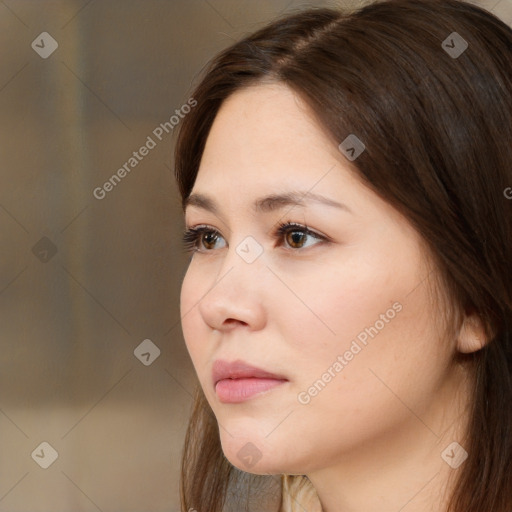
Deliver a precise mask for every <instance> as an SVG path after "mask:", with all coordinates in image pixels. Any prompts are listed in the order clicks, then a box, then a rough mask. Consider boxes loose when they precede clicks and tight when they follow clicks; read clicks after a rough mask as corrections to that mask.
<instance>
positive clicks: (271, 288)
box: [181, 84, 455, 474]
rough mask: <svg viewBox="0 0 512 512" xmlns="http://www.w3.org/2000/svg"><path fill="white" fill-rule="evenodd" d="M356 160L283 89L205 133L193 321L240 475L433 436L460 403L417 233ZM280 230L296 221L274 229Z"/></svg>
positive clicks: (191, 343) (235, 99)
mask: <svg viewBox="0 0 512 512" xmlns="http://www.w3.org/2000/svg"><path fill="white" fill-rule="evenodd" d="M347 135H349V134H347ZM356 135H357V134H356ZM339 142H340V143H341V142H342V141H341V140H340V141H339ZM362 142H363V143H366V144H367V146H368V147H370V145H371V141H364V140H363V141H362ZM351 165H352V164H351V163H350V162H349V161H348V160H347V159H346V158H345V156H344V155H343V154H342V153H341V152H340V150H339V149H338V148H337V146H336V144H333V142H332V141H331V140H329V138H328V137H327V135H326V134H325V133H324V132H323V131H322V130H321V128H320V127H319V126H318V125H317V124H315V122H314V121H313V118H312V117H311V116H309V115H308V111H307V110H306V107H305V106H304V104H303V103H301V101H300V100H299V98H298V97H297V96H296V95H294V93H293V92H292V91H291V90H290V89H288V88H287V87H285V86H284V85H281V84H273V85H269V84H265V85H258V86H253V87H250V88H248V89H246V90H242V91H238V92H236V93H235V94H233V95H232V96H230V97H229V98H228V99H227V100H226V101H225V102H224V103H223V106H222V108H221V109H220V111H219V113H218V115H217V117H216V119H215V122H214V124H213V126H212V129H211V132H210V134H209V137H208V140H207V143H206V147H205V150H204V154H203V156H202V160H201V164H200V168H199V173H198V176H197V180H196V182H195V184H194V188H193V190H192V194H198V195H200V196H201V197H200V199H205V198H207V201H204V200H194V201H191V202H190V204H189V205H188V206H187V208H186V219H185V221H186V225H187V227H197V226H206V230H207V231H206V232H205V233H204V234H202V235H200V236H199V237H198V238H197V243H196V248H197V249H198V251H197V252H195V253H194V254H193V256H192V258H191V261H190V265H189V268H188V270H187V273H186V275H185V278H184V280H183V285H182V290H181V315H182V327H183V334H184V338H185V341H186V344H187V347H188V350H189V353H190V356H191V358H192V361H193V364H194V367H195V370H196V372H197V375H198V377H199V380H200V382H201V385H202V388H203V390H204V393H205V395H206V398H207V400H208V402H209V404H210V406H211V408H212V409H213V412H214V413H215V416H216V418H217V421H218V423H219V431H220V437H221V442H222V447H223V450H224V453H225V455H226V457H227V458H228V459H229V460H230V462H231V463H232V464H234V465H235V466H237V467H239V468H241V469H243V470H245V471H249V472H252V473H289V474H307V473H308V472H311V471H314V470H316V469H320V468H324V467H328V466H333V465H335V464H339V463H341V462H342V461H349V460H352V459H353V457H354V456H356V455H357V454H358V453H361V451H362V450H365V451H366V452H368V453H369V454H370V455H371V450H378V449H382V447H383V446H387V447H388V448H389V449H392V447H393V443H395V442H397V440H398V439H401V440H403V439H404V436H405V437H408V436H410V439H411V442H414V439H418V438H417V436H418V435H421V436H423V437H425V436H432V434H431V432H432V431H435V428H436V426H437V425H439V424H440V423H439V422H440V421H441V416H442V411H443V409H444V408H445V407H446V400H448V399H449V398H448V397H450V396H451V395H450V390H451V387H452V386H453V385H454V383H453V382H452V380H453V377H451V376H452V375H453V372H452V371H451V368H452V364H453V363H452V359H453V357H452V356H453V353H454V351H455V340H451V339H444V338H445V337H443V336H442V333H443V329H444V327H443V325H442V322H441V317H440V316H439V315H438V314H437V311H438V310H439V305H436V304H433V302H432V300H431V296H430V295H429V290H428V281H427V277H428V276H429V268H428V266H427V264H426V261H427V260H426V257H425V251H424V249H423V246H422V245H421V240H420V239H419V236H418V234H417V233H416V232H415V230H414V229H413V228H412V227H411V226H410V225H409V223H408V222H407V221H406V220H405V219H404V217H402V216H401V215H400V214H399V213H398V212H397V211H396V210H395V209H393V208H392V207H391V206H390V205H389V204H387V203H386V202H384V201H383V200H382V199H380V198H379V197H378V196H377V195H376V194H375V193H374V192H372V191H371V190H370V189H369V188H367V187H366V186H364V185H363V184H362V182H361V181H360V180H359V179H357V178H356V176H355V174H354V172H353V170H352V169H351ZM292 194H293V196H292ZM313 195H314V196H313ZM309 196H311V197H309ZM322 198H323V199H322ZM255 205H258V206H257V207H256V206H255ZM281 223H284V224H287V223H295V224H298V225H299V226H298V227H297V226H295V227H291V228H289V229H288V231H284V232H283V234H282V235H279V234H278V229H279V225H280V224H281ZM305 226H307V227H308V229H310V230H311V233H308V232H307V231H306V230H305V229H306V228H305ZM434 275H435V274H431V275H430V278H432V277H433V276H434ZM216 361H221V363H217V365H215V366H214V364H215V363H216ZM222 361H223V362H227V363H232V362H240V361H242V362H244V363H245V364H247V365H251V366H253V367H257V368H259V369H261V370H264V371H265V372H267V373H266V374H265V373H258V372H256V371H250V370H247V368H246V370H247V371H246V372H245V373H244V372H243V371H241V370H243V369H244V367H243V366H238V367H237V366H236V365H235V366H234V367H231V368H230V367H229V366H226V365H223V364H222ZM214 370H216V373H215V374H214V375H213V374H212V372H213V371H214ZM272 375H273V376H274V377H275V378H274V379H270V378H266V377H269V376H272ZM230 377H231V378H230ZM218 379H222V380H221V381H220V382H219V383H218V384H217V385H215V383H216V381H217V380H218ZM427 425H428V427H427ZM415 436H416V437H415ZM441 449H442V447H440V450H439V451H441ZM353 460H355V459H353Z"/></svg>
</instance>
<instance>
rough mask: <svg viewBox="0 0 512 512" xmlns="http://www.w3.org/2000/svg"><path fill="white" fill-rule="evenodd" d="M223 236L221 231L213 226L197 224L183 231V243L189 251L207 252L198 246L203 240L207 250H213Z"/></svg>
mask: <svg viewBox="0 0 512 512" xmlns="http://www.w3.org/2000/svg"><path fill="white" fill-rule="evenodd" d="M219 238H222V237H221V236H220V233H219V232H218V231H217V230H216V229H213V228H210V227H208V226H195V227H193V228H187V229H186V230H185V232H184V233H183V238H182V243H183V247H184V248H185V251H186V252H188V253H194V252H205V251H203V250H201V249H199V248H198V247H197V246H198V244H199V243H200V242H201V243H202V242H204V247H206V248H207V251H210V250H212V249H213V248H214V247H212V246H214V245H215V242H216V241H217V240H219Z"/></svg>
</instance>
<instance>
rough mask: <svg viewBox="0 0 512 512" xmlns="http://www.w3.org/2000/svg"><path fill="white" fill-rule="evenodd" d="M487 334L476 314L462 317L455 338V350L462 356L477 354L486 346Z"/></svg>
mask: <svg viewBox="0 0 512 512" xmlns="http://www.w3.org/2000/svg"><path fill="white" fill-rule="evenodd" d="M487 341H488V340H487V334H486V332H485V328H484V325H483V323H482V321H481V319H480V317H479V316H478V315H477V314H476V313H474V312H473V313H471V314H467V315H465V316H464V320H463V322H462V326H461V327H460V329H459V335H458V337H457V349H458V350H459V352H462V353H464V354H470V353H472V352H477V351H478V350H480V349H482V348H483V347H484V346H485V345H486V344H487Z"/></svg>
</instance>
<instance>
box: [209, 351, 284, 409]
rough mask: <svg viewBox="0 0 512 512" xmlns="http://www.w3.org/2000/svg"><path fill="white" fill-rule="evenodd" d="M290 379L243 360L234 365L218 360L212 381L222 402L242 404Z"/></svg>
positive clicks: (213, 370) (233, 363)
mask: <svg viewBox="0 0 512 512" xmlns="http://www.w3.org/2000/svg"><path fill="white" fill-rule="evenodd" d="M287 380H288V379H286V377H284V376H282V375H276V374H274V373H271V372H268V371H266V370H262V369H261V368H257V367H255V366H251V365H250V364H248V363H245V362H244V361H241V360H236V361H234V362H232V363H229V362H228V361H224V360H221V359H218V360H217V361H215V362H214V364H213V369H212V381H213V386H214V388H215V392H216V393H217V396H218V398H219V400H220V401H221V402H224V403H240V402H244V401H245V400H248V399H249V398H251V397H252V396H254V395H256V394H259V393H263V392H265V391H268V390H270V389H272V388H274V387H276V386H279V385H280V384H283V383H285V382H287Z"/></svg>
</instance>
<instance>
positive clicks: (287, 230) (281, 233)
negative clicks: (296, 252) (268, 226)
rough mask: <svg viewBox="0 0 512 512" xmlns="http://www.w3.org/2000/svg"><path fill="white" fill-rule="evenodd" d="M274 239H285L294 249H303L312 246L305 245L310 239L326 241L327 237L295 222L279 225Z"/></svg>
mask: <svg viewBox="0 0 512 512" xmlns="http://www.w3.org/2000/svg"><path fill="white" fill-rule="evenodd" d="M274 237H275V238H277V239H284V240H285V241H286V243H287V244H288V246H289V247H291V248H292V249H303V248H305V247H309V245H311V244H309V245H305V243H304V242H305V241H306V240H307V239H308V238H314V239H316V240H326V238H325V237H323V236H321V235H319V234H318V233H315V232H313V231H311V230H310V229H309V228H308V227H307V226H303V225H301V224H297V223H295V222H283V223H281V224H279V227H278V228H277V231H276V234H275V235H274ZM313 245H314V244H313ZM297 246H298V247H297Z"/></svg>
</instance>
